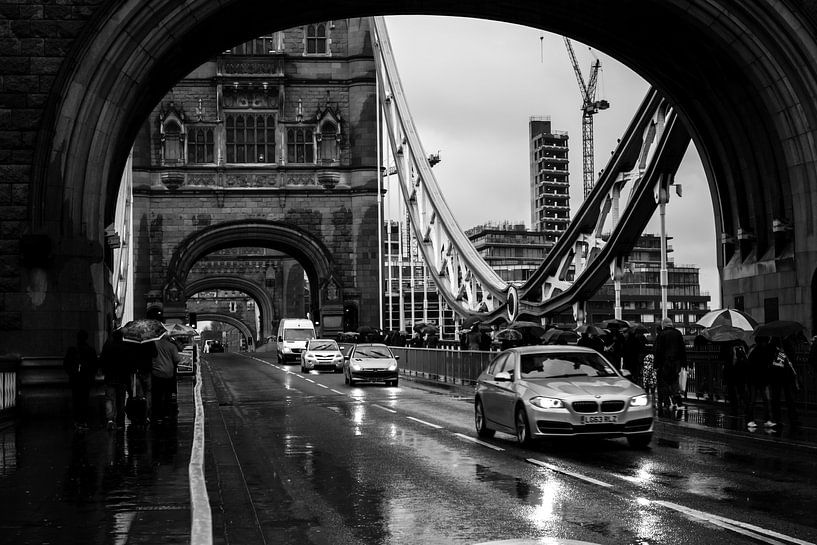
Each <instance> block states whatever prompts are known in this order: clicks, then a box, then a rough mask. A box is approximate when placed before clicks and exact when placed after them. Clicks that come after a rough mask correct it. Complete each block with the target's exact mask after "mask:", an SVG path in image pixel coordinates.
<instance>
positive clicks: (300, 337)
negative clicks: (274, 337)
mask: <svg viewBox="0 0 817 545" xmlns="http://www.w3.org/2000/svg"><path fill="white" fill-rule="evenodd" d="M314 338H315V333H313V331H312V330H311V329H285V330H284V339H285V340H287V341H308V340H309V339H314Z"/></svg>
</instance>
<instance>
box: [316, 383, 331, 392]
mask: <svg viewBox="0 0 817 545" xmlns="http://www.w3.org/2000/svg"><path fill="white" fill-rule="evenodd" d="M318 386H320V387H321V388H326V389H327V390H328V389H329V386H327V385H325V384H320V383H318Z"/></svg>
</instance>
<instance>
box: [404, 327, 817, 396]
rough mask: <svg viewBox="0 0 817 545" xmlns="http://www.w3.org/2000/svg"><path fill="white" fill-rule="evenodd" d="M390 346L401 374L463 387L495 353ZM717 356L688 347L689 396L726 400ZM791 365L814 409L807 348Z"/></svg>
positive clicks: (816, 383)
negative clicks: (397, 361)
mask: <svg viewBox="0 0 817 545" xmlns="http://www.w3.org/2000/svg"><path fill="white" fill-rule="evenodd" d="M391 348H392V351H393V352H394V353H395V354H397V355H399V356H400V371H401V372H402V373H403V374H406V375H409V376H417V377H421V378H425V379H429V380H434V381H438V382H441V383H447V384H458V385H463V386H473V385H474V384H475V383H476V380H477V377H479V374H480V373H481V372H482V370H483V369H485V368H486V367H487V366H488V363H490V361H491V359H492V358H493V357H495V356H496V355H497V352H486V351H481V350H460V349H459V347H458V345H455V344H454V343H451V345H450V346H445V347H444V348H409V347H396V346H393V347H391ZM645 354H646V353H645ZM718 355H719V349H718V347H701V348H688V349H687V362H688V363H689V368H688V369H689V377H688V380H687V392H686V393H687V398H688V399H699V400H703V401H712V402H722V401H725V400H726V392H727V388H726V385H725V383H724V379H723V366H722V364H721V362H720V360H719V359H718ZM794 367H795V370H796V371H797V376H798V391H797V403H798V404H799V405H801V406H804V407H806V408H808V409H810V410H815V409H817V369H815V368H812V367H810V366H809V364H808V348H807V347H804V348H801V349H799V350H798V351H797V352H796V353H795V361H794Z"/></svg>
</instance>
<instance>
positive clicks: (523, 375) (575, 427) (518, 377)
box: [474, 345, 653, 448]
mask: <svg viewBox="0 0 817 545" xmlns="http://www.w3.org/2000/svg"><path fill="white" fill-rule="evenodd" d="M474 424H475V426H476V430H477V435H479V436H480V437H492V436H493V435H494V432H495V431H503V432H506V433H511V434H513V435H516V438H517V441H519V442H520V443H522V444H528V443H530V442H531V441H532V440H533V439H537V438H544V437H566V436H568V437H576V436H591V437H598V438H612V437H626V438H627V441H628V442H629V444H630V446H631V447H633V448H645V447H647V446H648V445H649V444H650V441H651V440H652V434H653V405H652V401H651V399H650V398H649V396H648V395H647V394H646V392H645V391H644V390H643V389H642V388H641V387H640V386H638V385H636V384H634V383H633V382H632V381H630V380H629V379H627V378H626V377H624V376H623V375H621V374H620V373H619V372H618V371H617V370H616V369H615V368H614V367H613V366H612V365H611V364H610V363H609V362H608V361H607V360H606V359H604V358H603V357H602V356H601V355H600V354H599V353H598V352H596V351H595V350H592V349H589V348H582V347H578V346H563V345H559V346H555V345H554V346H523V347H518V348H511V349H508V350H505V351H503V352H500V353H499V354H498V355H497V356H496V357H495V358H494V359H493V360H492V361H491V363H490V365H488V367H487V369H485V371H483V372H482V374H480V376H479V378H478V379H477V386H476V396H475V398H474Z"/></svg>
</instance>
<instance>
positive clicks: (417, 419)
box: [406, 416, 442, 430]
mask: <svg viewBox="0 0 817 545" xmlns="http://www.w3.org/2000/svg"><path fill="white" fill-rule="evenodd" d="M406 418H408V419H409V420H414V421H415V422H419V423H420V424H425V425H426V426H430V427H432V428H435V429H438V430H439V429H442V426H438V425H437V424H432V423H431V422H426V421H425V420H420V419H419V418H414V417H413V416H407V417H406Z"/></svg>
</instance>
